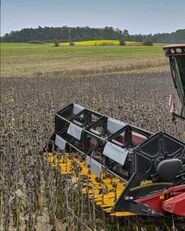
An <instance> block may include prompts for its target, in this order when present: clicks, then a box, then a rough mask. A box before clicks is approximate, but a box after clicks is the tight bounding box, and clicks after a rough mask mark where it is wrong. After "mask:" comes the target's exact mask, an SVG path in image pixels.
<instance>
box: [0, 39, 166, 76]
mask: <svg viewBox="0 0 185 231" xmlns="http://www.w3.org/2000/svg"><path fill="white" fill-rule="evenodd" d="M90 42H91V41H90ZM93 42H94V41H93ZM81 43H83V42H81ZM85 44H87V42H84V45H76V46H66V45H61V46H60V47H54V46H53V44H28V43H1V76H3V77H38V76H45V77H47V76H48V77H57V76H90V75H93V76H95V75H107V74H116V73H145V72H147V73H152V72H158V73H159V72H166V71H168V70H169V67H168V61H167V59H166V58H165V57H164V55H163V51H162V46H161V45H155V46H152V47H144V46H124V47H121V46H89V45H85Z"/></svg>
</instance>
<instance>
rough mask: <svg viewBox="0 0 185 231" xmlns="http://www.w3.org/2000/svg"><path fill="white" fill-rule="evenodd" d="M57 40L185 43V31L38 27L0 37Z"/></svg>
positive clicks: (8, 40) (16, 39) (21, 40)
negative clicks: (135, 31) (154, 32)
mask: <svg viewBox="0 0 185 231" xmlns="http://www.w3.org/2000/svg"><path fill="white" fill-rule="evenodd" d="M54 39H57V40H59V41H61V42H73V41H83V40H101V39H110V40H111V39H118V40H120V39H125V40H130V41H136V42H144V41H146V40H150V41H152V42H153V43H183V42H185V29H181V30H177V31H175V32H172V33H158V34H153V35H152V34H148V35H143V34H136V35H131V34H129V32H128V30H126V29H125V30H120V29H115V28H113V27H104V28H90V27H67V26H63V27H40V26H39V27H38V28H25V29H22V30H20V31H12V32H10V33H7V34H5V35H4V36H2V37H1V41H2V42H29V41H33V40H37V41H41V42H51V41H53V40H54Z"/></svg>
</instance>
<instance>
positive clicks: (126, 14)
mask: <svg viewBox="0 0 185 231" xmlns="http://www.w3.org/2000/svg"><path fill="white" fill-rule="evenodd" d="M64 25H66V26H89V27H104V26H112V27H114V28H119V29H128V31H129V33H130V34H136V33H142V34H148V33H152V34H153V33H158V32H172V31H176V30H177V29H184V28H185V0H1V35H4V34H5V33H7V32H10V31H12V30H20V29H22V28H28V27H38V26H42V27H44V26H53V27H55V26H59V27H61V26H64Z"/></svg>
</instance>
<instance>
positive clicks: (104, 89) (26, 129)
mask: <svg viewBox="0 0 185 231" xmlns="http://www.w3.org/2000/svg"><path fill="white" fill-rule="evenodd" d="M170 93H174V95H176V93H175V90H174V88H173V84H172V81H171V76H170V74H169V73H155V74H154V73H142V74H134V73H133V74H124V75H120V74H118V75H107V76H103V77H102V78H101V76H99V77H94V76H89V77H88V78H87V77H79V78H75V77H68V78H66V77H53V78H50V77H37V78H32V77H30V78H16V77H12V78H8V77H7V78H1V100H2V104H1V124H0V134H1V135H0V140H1V142H2V143H1V146H0V155H1V158H0V166H1V168H0V175H1V176H2V177H1V178H0V193H1V198H2V200H1V208H2V209H1V214H2V217H1V222H0V224H1V230H5V231H7V230H10V231H13V230H16V228H19V230H25V229H27V230H37V231H43V230H46V231H51V230H57V227H58V230H62V231H63V230H67V228H66V227H68V230H71V231H73V230H77V227H78V222H77V220H75V218H74V217H71V216H68V215H67V214H68V213H67V211H66V208H65V206H64V207H63V204H62V203H61V201H60V199H61V197H60V196H59V195H60V193H59V191H58V190H59V188H58V187H59V186H58V183H57V182H58V180H57V179H56V174H55V173H53V171H52V169H51V168H50V167H49V165H48V162H47V155H46V156H45V155H43V152H42V150H43V147H44V146H45V144H46V143H47V141H48V138H49V137H50V136H51V135H52V132H53V130H54V114H55V112H57V111H58V110H60V109H61V108H63V107H64V106H65V105H67V104H69V103H71V102H76V103H79V104H81V105H83V106H85V107H88V108H91V109H94V110H95V111H98V112H101V113H103V114H106V115H108V116H112V117H114V118H118V119H120V120H122V121H126V122H129V123H131V124H133V125H136V126H139V127H141V128H143V129H148V130H150V131H152V132H158V131H160V130H163V131H166V132H169V133H170V134H172V135H174V136H176V137H177V138H179V139H180V140H184V139H185V137H184V135H185V134H184V131H185V124H184V123H183V122H182V121H180V120H177V121H176V124H175V123H172V122H171V116H170V115H169V113H168V111H167V103H168V95H169V94H170ZM175 100H177V97H176V98H175ZM60 192H61V191H60ZM75 195H78V194H77V193H75ZM73 199H74V198H73ZM76 200H77V199H76ZM4 205H6V206H4ZM73 205H74V207H73V209H74V211H77V212H78V213H77V214H76V215H77V216H79V217H80V216H81V212H80V211H81V209H79V208H78V206H79V203H76V202H75V203H74V204H73ZM84 206H85V203H84ZM83 217H84V220H83V223H84V224H86V225H89V226H90V227H91V228H92V227H94V226H95V225H96V227H97V230H102V229H104V230H108V231H109V230H117V229H116V228H115V227H117V226H116V222H113V221H112V223H111V226H110V223H109V220H108V218H107V217H106V215H104V216H103V218H102V215H101V214H100V215H99V214H98V213H96V219H95V220H93V218H92V217H91V216H90V215H89V213H86V212H85V208H84V212H83ZM92 221H94V223H93V224H92V223H91V222H92ZM124 221H125V224H126V226H125V228H124V230H127V231H136V230H143V228H142V229H141V227H140V224H138V223H139V220H138V219H135V220H130V221H129V220H127V219H126V218H124ZM132 222H133V223H132ZM160 222H161V219H160ZM82 227H83V226H82ZM142 227H145V228H146V227H147V228H146V229H145V230H147V231H154V228H152V227H150V228H149V227H148V226H147V225H142ZM17 230H18V229H17ZM84 230H87V229H86V228H84ZM90 230H93V229H90ZM168 230H170V229H168ZM180 230H181V229H180Z"/></svg>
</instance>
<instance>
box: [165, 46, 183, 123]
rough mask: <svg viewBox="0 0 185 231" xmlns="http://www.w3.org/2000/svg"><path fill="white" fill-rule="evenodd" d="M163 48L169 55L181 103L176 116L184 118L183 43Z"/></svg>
mask: <svg viewBox="0 0 185 231" xmlns="http://www.w3.org/2000/svg"><path fill="white" fill-rule="evenodd" d="M163 49H164V52H165V55H166V56H167V57H169V61H170V68H171V74H172V78H173V83H174V86H175V88H176V89H177V93H178V95H179V98H180V100H181V103H182V110H181V113H180V115H177V116H178V117H182V118H184V119H185V44H176V45H167V46H165V47H164V48H163ZM175 115H176V114H175Z"/></svg>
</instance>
